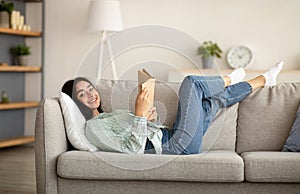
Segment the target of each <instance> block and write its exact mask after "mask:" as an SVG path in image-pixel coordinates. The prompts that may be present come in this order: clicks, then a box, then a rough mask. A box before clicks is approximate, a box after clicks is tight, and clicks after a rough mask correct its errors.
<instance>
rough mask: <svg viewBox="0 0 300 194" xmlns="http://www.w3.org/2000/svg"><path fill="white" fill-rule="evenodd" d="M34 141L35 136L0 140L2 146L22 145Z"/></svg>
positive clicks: (0, 146)
mask: <svg viewBox="0 0 300 194" xmlns="http://www.w3.org/2000/svg"><path fill="white" fill-rule="evenodd" d="M32 142H34V137H31V136H24V137H16V138H11V139H5V140H0V148H4V147H9V146H16V145H22V144H26V143H32Z"/></svg>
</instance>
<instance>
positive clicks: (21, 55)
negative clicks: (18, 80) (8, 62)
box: [11, 45, 31, 65]
mask: <svg viewBox="0 0 300 194" xmlns="http://www.w3.org/2000/svg"><path fill="white" fill-rule="evenodd" d="M11 53H12V54H13V55H14V57H15V58H16V64H17V65H28V56H29V55H30V54H31V51H30V47H29V46H27V45H18V46H16V47H14V48H11Z"/></svg>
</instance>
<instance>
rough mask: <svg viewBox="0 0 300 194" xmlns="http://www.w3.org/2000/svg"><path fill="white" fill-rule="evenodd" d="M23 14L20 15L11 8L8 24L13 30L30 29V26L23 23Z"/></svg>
mask: <svg viewBox="0 0 300 194" xmlns="http://www.w3.org/2000/svg"><path fill="white" fill-rule="evenodd" d="M24 21H25V18H24V15H21V12H20V11H16V10H13V11H12V13H11V16H10V26H11V28H12V29H14V30H23V31H30V30H31V26H30V25H28V24H25V22H24Z"/></svg>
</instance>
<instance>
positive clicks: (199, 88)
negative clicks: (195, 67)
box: [163, 76, 224, 154]
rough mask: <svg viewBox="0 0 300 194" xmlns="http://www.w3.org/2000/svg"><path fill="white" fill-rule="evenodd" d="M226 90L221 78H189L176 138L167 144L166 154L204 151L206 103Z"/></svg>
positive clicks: (181, 96)
mask: <svg viewBox="0 0 300 194" xmlns="http://www.w3.org/2000/svg"><path fill="white" fill-rule="evenodd" d="M222 91H224V81H223V79H222V78H221V77H219V76H211V77H202V76H188V77H186V78H185V79H184V81H183V82H182V84H181V87H180V90H179V104H178V110H177V118H176V122H175V125H174V129H173V132H172V134H173V136H172V137H171V138H170V139H169V141H168V142H166V143H165V144H163V153H165V154H197V153H199V152H201V146H202V137H203V134H204V133H203V129H204V128H203V126H204V125H203V123H204V118H205V115H206V112H207V110H205V109H206V108H207V107H206V106H204V107H203V104H202V101H203V99H204V98H209V97H211V96H213V95H216V94H218V93H220V92H222Z"/></svg>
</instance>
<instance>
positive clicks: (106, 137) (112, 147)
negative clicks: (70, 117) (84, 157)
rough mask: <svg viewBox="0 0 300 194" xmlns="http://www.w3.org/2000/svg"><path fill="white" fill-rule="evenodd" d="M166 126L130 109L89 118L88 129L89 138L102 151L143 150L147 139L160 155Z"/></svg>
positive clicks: (129, 151)
mask: <svg viewBox="0 0 300 194" xmlns="http://www.w3.org/2000/svg"><path fill="white" fill-rule="evenodd" d="M164 127H165V126H162V125H160V124H158V123H153V122H150V121H147V119H146V118H143V117H138V116H135V115H134V114H132V113H131V112H129V111H127V110H116V111H114V112H112V113H101V114H99V115H98V116H96V117H94V118H92V119H90V120H88V121H87V123H86V130H85V132H86V137H87V139H88V140H89V141H90V142H91V143H92V144H94V145H95V146H97V147H98V148H99V149H100V150H102V151H110V152H121V153H144V150H145V146H146V141H147V138H148V139H149V141H151V142H152V144H153V146H154V149H155V152H156V153H157V154H161V153H162V147H161V140H162V132H161V128H164Z"/></svg>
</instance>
